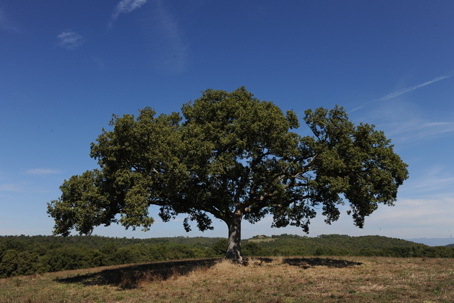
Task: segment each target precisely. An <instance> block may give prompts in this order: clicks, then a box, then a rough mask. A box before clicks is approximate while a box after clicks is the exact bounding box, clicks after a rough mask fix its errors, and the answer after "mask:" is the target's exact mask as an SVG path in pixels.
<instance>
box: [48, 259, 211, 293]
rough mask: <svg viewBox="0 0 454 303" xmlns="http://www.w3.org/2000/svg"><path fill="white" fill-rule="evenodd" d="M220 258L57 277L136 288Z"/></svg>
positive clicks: (66, 279)
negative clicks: (141, 284)
mask: <svg viewBox="0 0 454 303" xmlns="http://www.w3.org/2000/svg"><path fill="white" fill-rule="evenodd" d="M217 262H219V259H199V260H183V261H172V262H158V263H148V264H138V265H131V266H122V267H118V268H113V269H105V270H102V271H99V272H95V273H90V274H83V275H78V276H74V277H68V278H59V279H56V281H57V282H60V283H76V284H83V285H85V286H90V285H110V286H116V287H118V288H119V289H134V288H137V287H138V286H139V285H140V283H142V282H145V281H146V282H149V281H163V280H168V279H171V278H176V277H178V276H184V275H187V274H189V273H190V272H192V271H195V270H198V269H207V268H210V267H211V266H213V265H215V264H216V263H217Z"/></svg>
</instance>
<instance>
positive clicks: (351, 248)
mask: <svg viewBox="0 0 454 303" xmlns="http://www.w3.org/2000/svg"><path fill="white" fill-rule="evenodd" d="M247 246H249V247H247ZM251 246H254V249H252V247H251ZM245 248H247V249H246V251H248V252H251V251H253V255H262V256H305V255H306V256H307V255H312V256H383V257H426V258H454V247H447V246H437V247H430V246H427V245H423V244H418V243H415V242H411V241H406V240H401V239H395V238H388V237H382V236H361V237H350V236H347V235H321V236H319V237H316V238H311V237H301V236H296V235H286V234H284V235H279V236H272V237H266V236H256V237H254V238H252V239H249V240H248V244H247V245H246V247H245Z"/></svg>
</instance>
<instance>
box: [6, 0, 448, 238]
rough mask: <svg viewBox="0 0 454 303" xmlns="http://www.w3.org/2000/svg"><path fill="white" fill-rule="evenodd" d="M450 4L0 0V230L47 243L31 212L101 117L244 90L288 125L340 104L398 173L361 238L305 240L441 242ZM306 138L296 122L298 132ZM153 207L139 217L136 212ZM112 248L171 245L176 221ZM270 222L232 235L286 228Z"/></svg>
mask: <svg viewBox="0 0 454 303" xmlns="http://www.w3.org/2000/svg"><path fill="white" fill-rule="evenodd" d="M453 16H454V2H453V1H450V0H437V1H429V0H427V1H421V0H411V1H410V0H406V1H396V0H392V1H387V0H382V1H364V0H358V1H348V0H345V1H334V0H333V1H329V0H326V1H303V0H301V1H267V0H260V1H259V0H257V1H236V0H232V1H209V0H167V1H164V0H161V1H159V0H121V1H120V0H110V1H107V0H97V1H93V0H77V1H71V0H52V1H51V0H41V1H27V0H0V105H1V107H0V111H1V119H0V142H1V144H0V235H17V234H26V235H36V234H42V235H48V234H51V233H52V228H53V221H52V219H51V218H48V216H47V214H46V203H47V202H49V201H50V200H53V199H56V198H58V197H59V195H60V191H59V186H60V185H61V184H62V182H63V180H65V179H67V178H69V177H70V176H72V175H75V174H80V173H82V172H84V171H85V170H89V169H93V168H96V162H95V161H94V160H93V159H91V158H90V157H89V147H90V143H91V142H93V141H95V139H96V137H97V136H98V135H99V134H100V133H101V129H102V128H103V127H108V122H109V121H110V119H111V116H112V114H118V115H122V114H127V113H131V114H135V113H137V110H138V109H140V108H143V107H145V106H151V107H153V108H154V109H155V110H157V111H158V112H160V113H170V112H172V111H178V110H179V109H180V107H181V105H182V104H183V103H185V102H188V101H190V100H194V99H196V98H198V97H199V96H200V92H201V91H203V90H205V89H208V88H213V89H223V90H228V91H230V90H234V89H236V88H238V87H239V86H242V85H244V86H246V87H247V89H248V90H250V91H251V92H253V93H254V94H255V96H256V97H258V98H260V99H262V100H270V101H273V102H274V103H275V104H277V105H278V106H280V107H281V108H282V109H283V110H284V111H285V110H288V109H293V110H295V112H296V113H297V114H298V115H299V117H302V116H303V112H304V110H305V109H308V108H316V107H319V106H323V107H328V108H331V107H333V106H334V105H335V104H339V105H341V106H344V107H345V108H346V110H347V111H348V112H349V114H350V117H351V119H352V120H353V121H354V122H357V123H359V122H361V121H362V122H367V123H372V124H375V125H376V127H377V129H380V130H384V131H385V133H386V134H387V136H388V137H389V138H390V139H391V140H392V142H393V143H394V144H395V150H396V152H397V153H399V154H400V155H401V157H402V158H403V159H404V161H405V162H407V163H408V164H409V171H410V179H409V180H407V182H406V183H405V184H404V185H403V186H402V187H401V190H400V192H399V196H398V200H397V202H396V206H395V207H382V208H379V210H377V211H376V212H375V213H374V214H372V215H371V216H370V217H369V218H367V220H366V225H365V228H364V229H358V228H356V227H354V226H353V224H352V220H351V218H350V217H349V216H347V215H346V214H345V212H344V213H343V215H342V216H341V219H340V220H339V221H338V222H336V223H334V224H332V225H326V224H324V223H323V218H322V217H319V218H317V219H316V220H314V221H313V223H312V224H311V232H310V235H311V236H315V235H319V234H330V233H340V234H349V235H352V236H356V235H371V234H372V235H383V236H390V237H398V238H417V237H443V238H449V237H452V236H453V235H454V161H453V148H454V140H453V139H454V17H453ZM307 131H308V130H307V129H306V128H304V126H302V128H301V133H306V132H307ZM153 211H154V210H153V209H152V212H153ZM152 215H154V216H155V217H156V219H157V220H156V223H155V224H154V225H153V226H152V228H151V230H150V231H149V232H146V233H144V232H142V231H135V232H132V231H125V230H124V228H123V227H121V226H111V227H108V228H97V229H95V233H96V234H99V235H107V236H119V237H123V236H126V237H160V236H180V235H183V236H186V235H187V236H198V235H203V236H210V237H215V236H226V235H227V228H226V226H224V224H223V223H221V222H218V221H215V229H214V230H213V231H209V232H204V233H201V232H198V231H196V230H195V228H194V231H192V232H191V233H189V234H187V233H185V232H184V230H183V228H182V224H181V223H182V220H181V219H180V218H178V219H177V220H176V222H171V223H162V222H161V221H160V219H159V218H158V217H157V216H156V214H153V213H152ZM270 223H271V219H270V218H265V219H264V220H262V221H261V222H259V223H257V224H255V225H250V224H246V223H245V224H244V225H243V237H245V238H248V237H252V236H254V235H257V234H267V235H271V234H280V233H293V234H300V235H303V232H302V231H301V230H299V229H297V228H284V229H272V228H270V225H271V224H270Z"/></svg>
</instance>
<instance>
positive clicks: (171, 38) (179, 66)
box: [150, 1, 188, 74]
mask: <svg viewBox="0 0 454 303" xmlns="http://www.w3.org/2000/svg"><path fill="white" fill-rule="evenodd" d="M153 20H154V22H155V23H154V26H153V29H154V30H155V31H156V32H155V34H154V35H153V39H152V40H150V43H151V44H152V52H153V54H152V55H153V61H154V64H155V65H156V66H157V67H159V68H162V69H163V70H164V71H165V72H167V73H171V74H180V73H182V72H183V71H184V70H185V68H186V64H187V57H188V46H187V44H186V43H185V42H184V39H183V33H182V30H181V26H180V24H179V23H178V20H177V19H176V18H175V16H174V15H173V14H172V13H171V12H170V11H169V10H168V9H167V8H166V7H165V6H164V3H163V2H162V1H156V10H155V13H154V15H153Z"/></svg>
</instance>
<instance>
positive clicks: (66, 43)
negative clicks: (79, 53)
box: [57, 32, 85, 50]
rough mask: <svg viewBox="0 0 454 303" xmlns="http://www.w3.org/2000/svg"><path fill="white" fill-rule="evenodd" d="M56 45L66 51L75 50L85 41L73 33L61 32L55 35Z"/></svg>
mask: <svg viewBox="0 0 454 303" xmlns="http://www.w3.org/2000/svg"><path fill="white" fill-rule="evenodd" d="M57 39H58V45H59V46H61V47H63V48H66V49H70V50H73V49H76V48H78V47H79V46H81V45H82V44H83V43H84V41H85V39H84V38H83V37H82V36H81V35H79V34H77V33H75V32H62V33H60V34H58V35H57Z"/></svg>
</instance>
